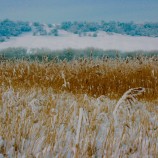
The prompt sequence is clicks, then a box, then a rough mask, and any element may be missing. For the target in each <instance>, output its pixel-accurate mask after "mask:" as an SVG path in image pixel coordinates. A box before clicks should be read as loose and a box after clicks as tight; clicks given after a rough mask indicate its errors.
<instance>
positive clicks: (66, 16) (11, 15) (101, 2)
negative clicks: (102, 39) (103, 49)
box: [0, 0, 158, 23]
mask: <svg viewBox="0 0 158 158" xmlns="http://www.w3.org/2000/svg"><path fill="white" fill-rule="evenodd" d="M157 15H158V1H157V0H150V1H148V0H133V1H127V0H111V1H110V0H98V1H96V0H80V1H76V0H23V1H22V0H0V19H1V20H2V19H6V18H8V19H11V20H23V21H39V22H45V23H60V22H62V21H96V22H98V21H101V20H105V21H111V20H114V21H124V22H129V21H134V22H137V23H142V22H158V16H157Z"/></svg>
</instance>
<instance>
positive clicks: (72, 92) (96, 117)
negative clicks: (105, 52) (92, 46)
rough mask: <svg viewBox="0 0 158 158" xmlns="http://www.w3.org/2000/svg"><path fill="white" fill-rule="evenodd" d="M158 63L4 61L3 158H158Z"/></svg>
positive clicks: (0, 100)
mask: <svg viewBox="0 0 158 158" xmlns="http://www.w3.org/2000/svg"><path fill="white" fill-rule="evenodd" d="M157 60H158V58H157V57H136V58H132V59H130V58H127V59H119V58H116V59H108V58H103V59H95V60H94V59H93V58H92V57H90V58H86V59H78V60H77V59H76V60H75V59H74V60H72V61H70V62H67V61H66V60H64V61H58V59H54V60H52V61H49V62H48V60H47V58H46V57H45V58H44V59H43V61H42V62H39V61H27V60H10V61H0V157H9V158H10V157H18V158H21V157H22V158H33V157H37V158H47V157H48V158H49V157H50V158H52V157H59V158H60V157H66V158H69V157H70V158H71V157H75V158H82V157H99V158H100V157H103V158H111V157H112V158H117V157H123V158H124V157H125V158H126V157H127V158H128V157H130V158H138V157H140V158H142V157H153V158H157V157H158V80H157V78H158V61H157Z"/></svg>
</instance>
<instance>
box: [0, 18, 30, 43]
mask: <svg viewBox="0 0 158 158" xmlns="http://www.w3.org/2000/svg"><path fill="white" fill-rule="evenodd" d="M31 30H32V29H31V27H30V26H29V23H28V22H23V21H16V22H15V21H11V20H8V19H6V20H3V21H0V42H3V41H5V40H6V39H9V38H10V37H12V36H19V35H21V34H22V33H25V32H30V31H31Z"/></svg>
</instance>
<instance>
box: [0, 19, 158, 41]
mask: <svg viewBox="0 0 158 158" xmlns="http://www.w3.org/2000/svg"><path fill="white" fill-rule="evenodd" d="M61 29H62V30H66V31H68V32H72V33H74V34H78V35H79V36H93V37H97V33H98V31H104V32H107V33H118V34H124V35H130V36H148V37H158V23H143V24H136V23H133V22H128V23H125V22H115V21H110V22H105V21H101V22H62V23H61V24H58V25H56V24H41V23H39V22H33V23H32V22H23V21H11V20H9V19H5V20H1V21H0V42H4V41H6V40H7V39H9V38H10V37H15V36H19V35H21V34H23V33H28V32H30V33H32V34H33V35H34V36H37V35H40V36H42V35H48V36H59V33H58V30H61ZM90 32H91V33H92V34H89V33H90Z"/></svg>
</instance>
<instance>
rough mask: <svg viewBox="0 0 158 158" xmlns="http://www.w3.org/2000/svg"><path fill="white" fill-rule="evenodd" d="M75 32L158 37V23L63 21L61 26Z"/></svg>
mask: <svg viewBox="0 0 158 158" xmlns="http://www.w3.org/2000/svg"><path fill="white" fill-rule="evenodd" d="M60 28H61V29H64V30H66V31H69V32H73V33H75V34H79V35H80V34H84V33H87V32H96V31H105V32H109V33H119V34H126V35H131V36H149V37H158V23H144V24H135V23H133V22H129V23H124V22H115V21H111V22H105V21H101V22H100V23H96V22H63V23H61V26H60Z"/></svg>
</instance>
